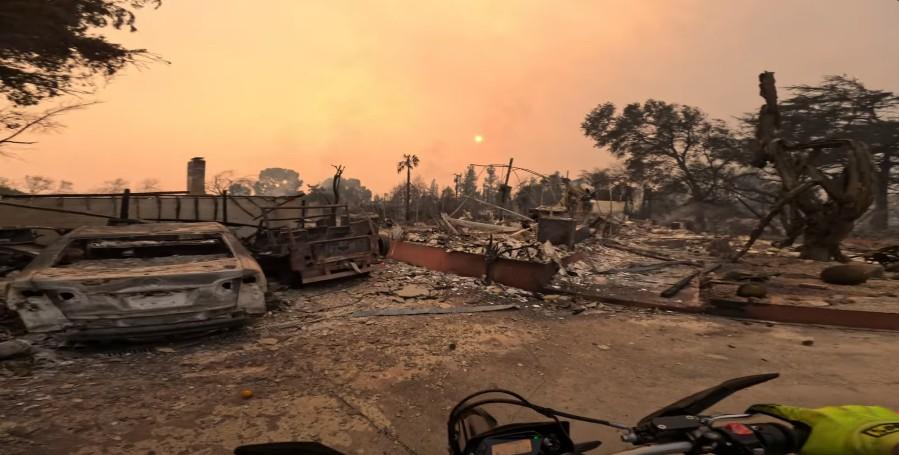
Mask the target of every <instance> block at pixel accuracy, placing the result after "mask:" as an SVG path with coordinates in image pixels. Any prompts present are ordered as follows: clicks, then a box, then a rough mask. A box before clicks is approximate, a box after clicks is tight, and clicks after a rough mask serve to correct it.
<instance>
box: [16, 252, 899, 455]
mask: <svg viewBox="0 0 899 455" xmlns="http://www.w3.org/2000/svg"><path fill="white" fill-rule="evenodd" d="M424 273H425V272H420V271H416V270H415V269H414V268H412V267H409V266H403V265H401V264H396V263H392V262H389V261H388V262H387V263H386V264H385V265H383V266H382V269H381V270H379V271H377V272H375V273H374V274H373V276H371V277H370V278H368V279H354V280H349V281H343V282H339V283H331V284H325V285H321V286H313V287H308V288H305V289H303V290H298V291H286V290H285V291H281V292H278V293H276V296H277V299H279V300H280V305H279V308H277V309H276V310H273V311H272V312H271V313H270V314H269V315H267V316H266V317H264V318H262V319H261V320H258V321H256V323H254V324H253V325H251V326H249V327H247V328H245V329H243V330H239V331H236V332H230V333H226V334H219V335H213V336H210V337H206V338H199V339H193V340H181V341H175V342H168V343H164V344H149V345H125V346H123V345H114V346H99V347H98V346H88V347H75V348H70V349H65V350H57V351H47V352H44V353H43V355H41V356H38V358H37V359H36V360H29V361H19V362H12V361H6V362H4V365H3V368H2V369H0V372H2V375H0V453H4V454H45V453H46V454H56V453H72V454H101V453H116V454H119V453H126V454H131V453H134V454H182V453H184V454H187V453H191V454H219V453H230V452H231V451H232V450H233V448H234V447H235V446H237V445H239V444H243V443H251V442H265V441H278V440H319V441H322V442H324V443H326V444H328V445H331V446H333V447H335V448H337V449H339V450H341V451H344V452H346V453H348V454H388V453H389V454H403V453H407V454H408V453H414V454H441V453H445V452H446V439H445V438H446V435H445V428H446V424H445V419H446V416H447V413H448V411H449V409H450V408H451V407H452V406H453V405H454V404H455V403H456V401H457V400H459V399H460V398H462V397H463V396H465V395H467V394H469V393H471V392H473V391H476V390H479V389H484V388H491V387H502V388H507V389H511V390H515V391H518V392H519V393H521V394H523V395H524V396H526V397H528V398H530V399H531V400H532V401H535V402H537V403H540V404H545V405H549V406H552V407H555V408H557V409H564V410H568V411H571V412H575V413H581V414H587V415H591V416H596V417H600V418H608V419H612V420H615V421H619V422H622V423H634V422H636V420H637V419H639V418H640V417H641V416H643V415H645V414H647V413H649V412H651V411H653V410H654V409H656V408H658V407H661V406H663V405H665V404H668V403H669V402H671V401H674V400H675V399H677V398H680V397H682V396H685V395H687V394H689V393H692V392H694V391H697V390H699V389H702V388H704V387H707V386H710V385H713V384H715V383H717V382H720V381H721V380H724V379H727V378H730V377H735V376H741V375H748V374H756V373H764V372H779V373H781V375H782V376H781V378H779V379H777V380H775V381H774V382H771V383H767V384H764V385H761V386H758V387H756V388H754V389H750V390H749V391H746V392H743V393H741V394H739V395H737V396H736V397H734V398H731V399H729V400H727V401H725V402H723V403H722V404H720V405H719V408H717V410H718V411H732V412H739V411H742V410H743V409H744V408H745V407H746V406H747V405H749V404H751V403H754V402H778V403H789V404H794V405H803V406H822V405H830V404H846V403H857V404H879V405H884V406H888V407H892V408H896V409H899V393H897V390H899V376H897V375H896V371H899V343H897V341H899V334H896V333H887V332H870V331H856V330H842V329H834V328H819V327H808V326H791V325H782V324H770V323H764V322H744V321H735V320H728V319H720V318H714V317H709V316H693V315H683V314H670V313H664V312H662V313H659V312H648V311H638V310H632V309H623V308H618V307H614V306H604V305H598V306H597V307H594V308H592V309H590V310H588V311H584V312H581V313H580V314H576V315H575V314H572V313H573V312H572V311H571V310H570V309H566V308H564V306H562V305H558V302H557V303H552V304H551V303H549V302H545V301H541V300H537V299H536V298H534V297H530V296H527V295H523V294H522V295H515V296H514V297H509V296H503V295H501V294H502V290H499V291H497V289H495V288H494V289H490V290H489V291H488V290H487V289H482V288H480V287H476V286H469V287H466V286H464V285H463V284H464V283H461V284H460V281H459V279H456V278H451V277H444V278H441V280H439V282H438V283H436V284H434V283H432V284H431V287H432V288H433V289H431V290H430V292H428V293H427V294H426V295H422V296H418V297H415V298H407V299H403V298H398V297H397V296H396V294H395V292H393V290H395V288H396V287H397V286H400V285H402V284H403V283H404V280H409V279H410V278H409V277H410V276H411V277H413V278H412V279H414V277H415V275H416V274H419V275H422V274H424ZM509 300H514V301H515V302H518V303H519V304H520V305H521V308H520V309H518V310H510V311H498V312H490V313H479V314H452V315H420V316H392V317H354V316H353V315H352V313H353V312H355V311H358V310H365V309H372V308H385V307H403V306H409V307H417V306H464V305H468V304H483V303H489V302H493V301H509ZM571 303H577V302H571ZM803 341H805V343H803ZM807 344H810V345H807ZM244 389H249V390H251V391H252V392H253V397H252V398H248V399H246V398H241V395H240V393H241V391H242V390H244ZM573 433H574V435H575V437H576V438H578V439H590V438H599V439H602V440H603V441H605V444H604V446H603V448H602V449H600V450H598V451H596V452H595V453H610V452H612V451H614V450H615V449H622V448H624V447H625V446H624V445H623V444H622V443H620V442H618V436H617V434H616V433H615V432H614V431H607V430H603V429H599V428H596V427H590V426H586V425H580V424H575V425H574V430H573Z"/></svg>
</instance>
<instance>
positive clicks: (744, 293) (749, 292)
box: [737, 283, 768, 299]
mask: <svg viewBox="0 0 899 455" xmlns="http://www.w3.org/2000/svg"><path fill="white" fill-rule="evenodd" d="M737 295H738V296H740V297H755V298H758V299H763V298H765V297H766V296H767V295H768V288H766V287H765V286H763V285H761V284H758V283H745V284H741V285H740V287H738V288H737Z"/></svg>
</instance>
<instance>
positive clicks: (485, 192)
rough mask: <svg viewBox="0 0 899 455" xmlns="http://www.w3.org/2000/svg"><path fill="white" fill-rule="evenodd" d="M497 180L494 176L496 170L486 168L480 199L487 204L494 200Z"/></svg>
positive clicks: (489, 167)
mask: <svg viewBox="0 0 899 455" xmlns="http://www.w3.org/2000/svg"><path fill="white" fill-rule="evenodd" d="M498 180H499V179H498V178H497V176H496V168H495V167H493V166H487V169H486V170H485V172H484V184H483V189H482V190H481V197H482V198H483V199H484V200H485V201H487V202H493V201H494V200H495V199H496V191H497V183H498Z"/></svg>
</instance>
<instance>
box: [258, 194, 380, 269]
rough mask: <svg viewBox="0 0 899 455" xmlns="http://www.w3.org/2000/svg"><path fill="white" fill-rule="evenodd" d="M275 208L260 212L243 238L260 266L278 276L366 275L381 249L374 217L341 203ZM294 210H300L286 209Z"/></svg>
mask: <svg viewBox="0 0 899 455" xmlns="http://www.w3.org/2000/svg"><path fill="white" fill-rule="evenodd" d="M275 210H278V211H280V212H284V211H287V212H288V213H287V214H286V215H287V216H284V217H278V216H273V213H272V212H274V211H275ZM275 210H269V211H265V212H264V213H263V215H262V216H260V219H261V222H260V226H259V228H258V229H257V231H256V233H255V234H254V235H253V236H252V237H251V238H250V239H248V240H247V242H246V243H247V245H248V246H249V248H250V250H251V251H252V252H253V255H254V256H255V257H256V259H257V260H258V261H259V263H260V264H262V267H263V268H264V269H265V270H267V271H268V272H269V273H270V274H273V275H276V276H278V277H279V279H280V280H281V281H285V282H290V283H293V284H309V283H316V282H319V281H325V280H332V279H337V278H344V277H350V276H356V275H364V274H367V273H368V272H370V271H371V267H372V265H373V264H374V262H375V261H376V260H377V258H378V254H379V252H381V250H382V249H383V248H382V246H381V239H380V237H379V236H378V227H377V224H376V221H375V219H374V218H372V217H371V216H352V215H351V214H350V213H349V208H348V207H347V206H346V205H345V204H329V205H305V204H304V205H302V206H300V207H278V208H276V209H275ZM295 210H298V211H299V213H298V214H296V215H294V214H292V213H289V212H290V211H295ZM279 223H282V224H281V225H278V224H279Z"/></svg>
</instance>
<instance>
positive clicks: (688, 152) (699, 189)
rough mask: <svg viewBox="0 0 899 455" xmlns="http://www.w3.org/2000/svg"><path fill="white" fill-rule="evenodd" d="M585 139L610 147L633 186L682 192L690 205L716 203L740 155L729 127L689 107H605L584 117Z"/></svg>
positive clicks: (662, 104)
mask: <svg viewBox="0 0 899 455" xmlns="http://www.w3.org/2000/svg"><path fill="white" fill-rule="evenodd" d="M581 129H582V130H583V132H584V135H585V136H587V137H589V138H591V139H593V140H594V142H595V146H596V147H597V148H603V147H608V149H609V150H610V151H611V152H612V154H613V155H615V156H616V157H618V158H622V159H624V164H625V167H626V168H627V170H628V171H629V173H630V174H631V177H632V178H633V179H634V180H638V181H643V182H644V183H645V184H648V186H656V187H664V186H672V185H676V186H682V187H683V188H685V189H686V190H687V192H688V194H689V195H690V198H691V199H692V200H693V201H697V202H703V201H714V200H717V199H719V198H720V197H721V196H722V191H723V187H724V182H725V181H726V179H727V178H728V176H729V173H730V170H731V167H732V165H733V164H734V162H735V161H736V160H737V158H738V156H739V152H740V147H739V142H738V141H737V139H736V138H735V137H734V135H733V134H732V132H731V131H730V129H729V128H728V127H727V125H726V124H725V123H724V122H723V121H720V120H715V119H710V118H709V117H708V116H707V115H706V114H705V113H704V112H702V111H701V110H700V109H698V108H695V107H692V106H683V105H680V104H673V103H666V102H664V101H658V100H652V99H650V100H647V101H646V102H645V103H643V104H640V103H632V104H629V105H627V106H625V108H624V109H623V110H622V112H621V113H620V114H619V113H617V112H616V109H615V105H614V104H612V103H604V104H601V105H599V106H597V107H596V108H595V109H593V111H591V112H590V113H589V114H587V117H586V119H585V120H584V122H583V123H582V124H581Z"/></svg>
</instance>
